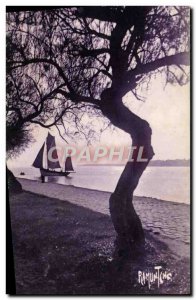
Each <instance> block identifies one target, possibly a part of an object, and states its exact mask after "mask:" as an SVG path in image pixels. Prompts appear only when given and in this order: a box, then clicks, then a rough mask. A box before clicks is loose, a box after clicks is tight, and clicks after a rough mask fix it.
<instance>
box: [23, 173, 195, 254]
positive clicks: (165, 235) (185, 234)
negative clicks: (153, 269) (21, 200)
mask: <svg viewBox="0 0 196 300" xmlns="http://www.w3.org/2000/svg"><path fill="white" fill-rule="evenodd" d="M18 180H19V181H20V183H21V184H22V187H23V190H25V191H29V192H32V193H35V194H40V195H44V196H47V197H50V198H56V199H59V200H64V201H69V202H71V203H73V204H76V205H79V206H83V207H86V208H89V209H91V210H93V211H96V212H100V213H103V214H107V215H109V214H110V213H109V197H110V195H111V193H109V192H102V191H96V190H89V189H85V188H80V187H75V186H67V185H61V184H56V183H47V182H46V183H44V184H43V183H41V182H39V181H34V180H29V179H21V178H18ZM133 203H134V207H135V210H136V212H137V214H138V215H139V216H140V218H141V221H142V224H143V227H144V228H145V229H146V230H148V231H149V232H152V233H153V234H155V235H156V236H157V238H159V239H160V238H161V239H162V240H165V242H166V243H167V244H168V246H169V247H170V248H171V250H173V252H174V253H176V254H177V255H179V256H189V255H190V205H187V204H181V203H176V202H169V201H163V200H157V199H154V198H149V197H138V196H135V197H134V200H133Z"/></svg>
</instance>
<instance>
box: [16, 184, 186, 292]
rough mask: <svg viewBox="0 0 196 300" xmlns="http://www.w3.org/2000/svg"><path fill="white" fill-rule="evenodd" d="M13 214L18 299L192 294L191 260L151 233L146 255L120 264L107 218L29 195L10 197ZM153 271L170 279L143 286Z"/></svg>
mask: <svg viewBox="0 0 196 300" xmlns="http://www.w3.org/2000/svg"><path fill="white" fill-rule="evenodd" d="M65 191H66V187H65ZM100 195H101V194H100ZM10 210H11V225H12V241H13V249H14V263H15V278H16V292H17V294H18V295H23V294H35V295H40V294H41V295H46V294H51V295H52V294H60V295H84V294H85V295H103V294H109V295H118V294H120V295H137V294H150V295H151V294H177V295H179V294H189V293H190V259H189V258H188V257H180V256H177V255H174V253H172V251H170V249H169V248H168V246H167V245H166V244H165V243H164V242H163V241H160V240H157V236H156V235H153V234H150V233H149V232H148V231H145V237H146V243H145V251H144V252H143V254H142V255H141V256H139V257H137V258H136V257H130V258H129V259H128V260H125V261H119V260H118V259H117V258H115V257H113V251H114V240H115V231H114V228H113V225H112V222H111V219H110V217H109V216H108V215H106V214H102V213H98V212H96V211H93V210H91V209H88V208H85V207H82V206H79V205H75V204H72V203H70V202H68V201H61V200H58V199H55V198H49V197H46V196H42V195H38V194H35V193H30V192H23V193H21V194H14V195H10ZM155 266H160V267H161V270H162V271H163V272H167V273H170V274H171V276H172V277H171V279H170V280H164V282H163V283H162V284H161V285H160V286H158V282H157V280H155V282H154V283H152V284H151V286H150V287H149V286H148V283H147V282H146V284H145V285H141V283H140V282H138V272H139V271H142V272H154V271H155V269H154V267H155Z"/></svg>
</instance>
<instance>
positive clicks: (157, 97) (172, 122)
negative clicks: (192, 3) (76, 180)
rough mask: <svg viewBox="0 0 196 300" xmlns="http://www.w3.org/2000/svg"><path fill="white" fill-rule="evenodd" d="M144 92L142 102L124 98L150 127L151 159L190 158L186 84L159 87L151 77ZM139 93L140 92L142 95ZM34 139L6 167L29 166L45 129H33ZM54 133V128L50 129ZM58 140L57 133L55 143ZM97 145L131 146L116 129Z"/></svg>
mask: <svg viewBox="0 0 196 300" xmlns="http://www.w3.org/2000/svg"><path fill="white" fill-rule="evenodd" d="M145 93H146V95H145V96H146V99H145V102H142V101H138V100H135V98H134V97H133V96H132V95H131V94H128V95H127V96H126V98H125V99H124V100H125V101H126V103H127V105H128V106H129V108H130V109H131V110H132V111H133V112H134V113H136V114H137V115H139V116H140V117H141V118H143V119H145V120H147V121H148V122H149V124H150V126H151V128H152V145H153V148H154V152H155V156H154V157H153V159H162V160H166V159H189V158H190V154H189V153H190V140H189V136H190V93H189V84H187V85H186V86H183V87H180V86H172V85H167V86H166V88H165V89H163V84H162V83H161V81H160V80H158V79H157V80H154V82H153V83H152V84H151V88H150V90H149V91H148V92H145ZM145 93H143V94H142V95H144V94H145ZM34 132H35V134H34V136H35V139H36V142H35V143H33V144H32V145H31V146H30V147H29V148H28V149H27V150H26V151H25V152H23V154H22V155H21V156H19V157H18V158H17V159H13V160H12V161H9V166H13V167H15V166H26V167H27V166H30V165H31V164H32V162H33V160H34V159H35V156H36V154H37V153H38V151H39V149H40V147H41V145H42V144H43V142H44V140H45V138H46V136H47V129H44V128H40V127H39V126H36V129H35V130H34ZM50 132H51V134H53V135H57V132H56V130H55V129H53V130H52V131H50ZM58 143H62V140H61V138H59V137H58V136H57V144H58ZM100 144H101V145H106V146H111V145H116V146H121V145H131V140H130V137H129V135H128V134H126V133H124V132H123V131H121V130H119V129H117V130H116V131H115V132H111V130H108V131H105V132H104V133H103V134H102V136H101V139H100Z"/></svg>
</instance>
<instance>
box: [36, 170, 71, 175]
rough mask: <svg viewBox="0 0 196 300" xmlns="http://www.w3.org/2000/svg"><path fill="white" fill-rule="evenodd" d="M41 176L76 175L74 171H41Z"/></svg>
mask: <svg viewBox="0 0 196 300" xmlns="http://www.w3.org/2000/svg"><path fill="white" fill-rule="evenodd" d="M40 173H41V176H68V175H69V174H70V173H75V172H74V171H65V172H63V171H54V170H48V169H43V168H42V169H40Z"/></svg>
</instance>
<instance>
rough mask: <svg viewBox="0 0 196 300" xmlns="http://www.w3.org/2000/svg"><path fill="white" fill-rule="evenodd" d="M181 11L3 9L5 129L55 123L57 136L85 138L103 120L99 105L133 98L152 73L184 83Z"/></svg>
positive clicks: (184, 17) (185, 35) (185, 26)
mask: <svg viewBox="0 0 196 300" xmlns="http://www.w3.org/2000/svg"><path fill="white" fill-rule="evenodd" d="M189 13H190V12H189V8H188V7H165V6H164V7H162V6H161V7H121V6H119V7H66V8H59V9H52V7H51V10H44V9H43V10H40V9H39V8H37V10H36V9H35V10H33V11H28V7H27V10H25V11H16V12H14V11H12V12H8V13H7V122H8V126H12V125H13V124H14V126H16V127H18V128H20V127H23V126H24V124H25V126H27V127H28V125H29V124H30V123H36V124H40V125H41V126H43V127H47V128H49V127H51V126H57V127H58V129H59V130H60V129H61V130H62V128H63V133H62V134H63V136H64V137H65V136H66V135H67V136H69V137H70V136H77V137H78V138H79V137H81V135H83V136H85V137H90V138H89V139H91V138H92V137H93V133H95V131H94V130H93V120H94V119H95V118H94V116H96V117H101V116H102V115H103V114H104V115H106V116H107V117H108V115H107V107H108V106H111V107H113V106H115V107H117V103H116V101H119V102H120V101H121V100H120V99H122V97H123V96H125V95H126V94H127V93H128V92H132V94H133V95H134V96H135V97H136V99H138V100H140V96H141V95H140V94H139V90H140V87H141V86H142V85H144V84H148V83H149V81H150V79H151V77H152V76H156V74H158V73H162V74H164V75H165V80H166V82H170V83H178V84H180V85H183V84H185V83H186V82H187V81H188V78H189V75H188V68H187V67H186V66H187V65H188V64H189V53H188V51H189V44H190V41H189V38H190V37H189V36H190V35H189ZM108 92H109V94H110V95H109V94H108ZM116 99H118V100H116ZM87 114H88V116H89V118H90V117H92V118H91V119H89V120H90V121H88V122H87V124H86V125H84V124H85V121H84V120H85V119H86V118H85V117H86V115H87ZM81 121H83V122H81ZM110 121H112V120H110V118H109V121H105V122H106V124H105V127H107V125H108V122H110ZM65 123H66V124H69V126H65ZM61 130H60V132H61ZM78 134H79V135H80V136H78Z"/></svg>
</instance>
